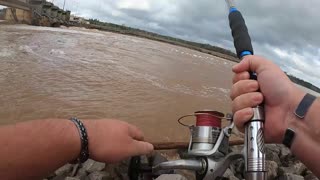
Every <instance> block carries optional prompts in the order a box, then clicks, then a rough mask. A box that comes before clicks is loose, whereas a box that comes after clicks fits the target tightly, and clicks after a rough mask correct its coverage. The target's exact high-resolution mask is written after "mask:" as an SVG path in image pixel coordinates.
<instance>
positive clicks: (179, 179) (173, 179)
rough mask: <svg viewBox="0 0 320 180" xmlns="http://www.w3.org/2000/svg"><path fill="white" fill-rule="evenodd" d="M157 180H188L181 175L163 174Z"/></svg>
mask: <svg viewBox="0 0 320 180" xmlns="http://www.w3.org/2000/svg"><path fill="white" fill-rule="evenodd" d="M156 180H187V179H186V178H185V177H183V176H181V175H179V174H162V175H161V176H159V177H158V178H157V179H156Z"/></svg>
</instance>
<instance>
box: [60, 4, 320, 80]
mask: <svg viewBox="0 0 320 180" xmlns="http://www.w3.org/2000/svg"><path fill="white" fill-rule="evenodd" d="M55 2H56V3H58V4H59V5H60V6H62V4H63V0H55ZM236 4H237V6H238V8H239V9H240V10H241V12H242V13H243V15H244V17H245V20H246V22H247V26H248V28H249V31H250V34H251V37H252V40H253V45H254V48H255V52H256V53H257V54H260V55H263V56H265V57H267V58H269V59H272V60H273V61H274V62H275V63H277V64H278V65H279V66H281V68H282V69H284V70H285V71H288V73H289V74H292V75H295V76H297V77H299V78H302V79H304V80H307V81H309V82H311V83H313V84H315V85H317V86H320V80H319V79H320V78H319V75H318V74H317V72H319V66H320V59H319V57H320V48H319V47H320V35H319V33H318V31H319V30H320V23H319V18H320V14H319V13H318V7H320V1H319V0H308V2H307V3H306V2H305V1H301V0H281V1H279V0H268V1H257V0H237V1H236ZM66 7H67V8H69V9H71V10H72V11H73V12H75V13H76V14H78V15H81V16H85V17H87V18H98V19H101V20H104V21H108V22H113V23H118V24H126V25H128V26H132V27H136V28H141V29H145V30H148V31H152V32H157V33H161V34H164V35H169V36H174V37H178V38H183V39H187V40H192V41H197V42H202V43H210V44H213V45H218V46H222V47H224V48H227V49H231V50H233V44H232V39H231V34H230V30H229V25H228V21H227V7H226V5H225V2H224V0H215V1H214V0H197V1H194V0H184V1H172V0H161V1H154V0H118V1H113V0H90V1H85V0H67V4H66Z"/></svg>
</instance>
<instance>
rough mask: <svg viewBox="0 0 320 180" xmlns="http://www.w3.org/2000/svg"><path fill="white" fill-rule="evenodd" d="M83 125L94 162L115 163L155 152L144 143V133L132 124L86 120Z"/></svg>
mask: <svg viewBox="0 0 320 180" xmlns="http://www.w3.org/2000/svg"><path fill="white" fill-rule="evenodd" d="M83 123H84V124H85V126H86V129H87V133H88V137H89V152H90V158H91V159H93V160H96V161H100V162H106V163H115V162H119V161H121V160H124V159H127V158H129V157H131V156H137V155H145V154H149V153H150V152H152V151H153V145H151V144H150V143H147V142H144V141H143V140H144V137H143V133H142V132H141V131H140V130H139V129H138V128H137V127H135V126H133V125H131V124H128V123H126V122H123V121H117V120H86V121H83Z"/></svg>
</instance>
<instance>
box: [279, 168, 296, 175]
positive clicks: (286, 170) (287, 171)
mask: <svg viewBox="0 0 320 180" xmlns="http://www.w3.org/2000/svg"><path fill="white" fill-rule="evenodd" d="M293 172H294V170H293V169H292V168H290V167H279V169H278V175H280V176H282V175H285V174H293Z"/></svg>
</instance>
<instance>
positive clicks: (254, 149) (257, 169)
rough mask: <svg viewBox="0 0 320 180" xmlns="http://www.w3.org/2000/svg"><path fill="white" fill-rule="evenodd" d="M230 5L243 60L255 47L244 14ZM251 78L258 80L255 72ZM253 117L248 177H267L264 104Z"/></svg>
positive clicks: (247, 153)
mask: <svg viewBox="0 0 320 180" xmlns="http://www.w3.org/2000/svg"><path fill="white" fill-rule="evenodd" d="M226 3H227V4H228V7H229V24H230V28H231V31H232V36H233V40H234V46H235V49H236V52H237V56H238V58H239V59H240V60H241V59H243V57H245V56H247V55H253V47H252V43H251V38H250V35H249V33H248V28H247V26H246V23H245V21H244V19H243V17H242V14H241V13H240V11H238V9H237V8H236V6H235V3H234V1H233V0H226ZM249 73H250V79H254V80H257V75H256V73H254V72H249ZM253 112H254V113H253V114H254V115H253V117H252V118H251V120H250V121H249V123H248V124H247V125H246V127H245V146H244V159H245V171H246V179H250V180H251V179H252V180H253V179H265V178H266V165H265V164H266V160H265V158H266V157H265V147H264V134H263V128H264V127H263V125H264V124H263V123H264V110H263V107H262V105H259V106H257V107H254V108H253Z"/></svg>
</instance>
